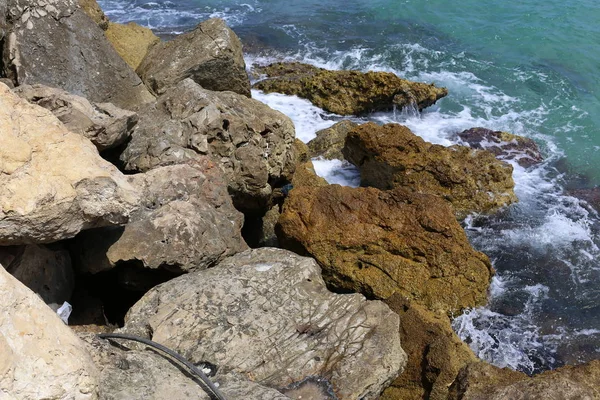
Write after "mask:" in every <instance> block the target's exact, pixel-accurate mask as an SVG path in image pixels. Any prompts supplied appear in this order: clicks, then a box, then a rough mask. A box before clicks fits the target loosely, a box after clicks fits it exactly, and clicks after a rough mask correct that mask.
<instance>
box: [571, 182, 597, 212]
mask: <svg viewBox="0 0 600 400" xmlns="http://www.w3.org/2000/svg"><path fill="white" fill-rule="evenodd" d="M567 194H568V195H569V196H573V197H577V198H578V199H581V200H584V201H586V202H587V203H588V204H589V205H590V206H591V207H593V208H594V209H595V210H596V211H597V212H600V187H598V186H596V187H593V188H579V189H570V190H568V191H567Z"/></svg>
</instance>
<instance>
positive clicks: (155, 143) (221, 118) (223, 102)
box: [121, 79, 296, 212]
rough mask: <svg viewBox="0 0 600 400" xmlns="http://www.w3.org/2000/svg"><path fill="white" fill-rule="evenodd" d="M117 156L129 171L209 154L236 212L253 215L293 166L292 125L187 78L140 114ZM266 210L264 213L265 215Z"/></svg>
mask: <svg viewBox="0 0 600 400" xmlns="http://www.w3.org/2000/svg"><path fill="white" fill-rule="evenodd" d="M139 117H140V120H139V122H138V124H137V126H136V128H135V129H134V131H133V134H132V138H131V141H130V142H129V144H128V145H127V148H126V149H125V151H124V152H123V154H122V155H121V160H122V161H123V162H124V164H125V169H126V170H128V171H138V172H143V171H148V170H150V169H152V168H155V167H157V166H162V165H172V164H180V163H184V162H187V161H188V160H194V159H197V158H198V157H200V156H201V155H203V154H208V155H210V156H211V157H212V158H213V160H214V161H215V162H216V163H217V164H218V165H219V166H220V167H221V168H222V170H223V172H224V173H225V178H226V180H227V183H228V186H229V192H230V194H231V195H232V197H233V200H234V204H235V206H236V208H238V210H241V211H244V212H256V211H257V210H262V209H264V207H265V205H266V204H267V203H268V202H269V200H270V198H271V194H272V191H273V188H272V186H271V185H277V184H280V183H281V182H282V181H285V180H286V179H288V178H289V176H288V175H289V174H290V172H291V171H293V167H294V166H295V161H296V154H295V146H294V135H295V133H294V125H293V124H292V121H291V120H290V119H289V118H288V117H286V116H285V115H283V114H282V113H280V112H278V111H275V110H273V109H271V108H269V107H268V106H266V105H265V104H263V103H261V102H259V101H256V100H253V99H249V98H247V97H245V96H242V95H239V94H237V93H232V92H213V91H210V90H206V89H203V88H202V87H201V86H200V85H198V84H197V83H195V82H194V81H192V80H191V79H186V80H184V81H182V82H180V83H179V84H177V85H176V86H175V87H172V88H170V89H169V90H168V91H167V92H166V93H165V94H164V95H162V96H161V97H159V98H158V100H157V101H156V103H154V104H151V105H148V106H146V107H145V108H143V109H141V110H140V112H139ZM263 212H264V211H263Z"/></svg>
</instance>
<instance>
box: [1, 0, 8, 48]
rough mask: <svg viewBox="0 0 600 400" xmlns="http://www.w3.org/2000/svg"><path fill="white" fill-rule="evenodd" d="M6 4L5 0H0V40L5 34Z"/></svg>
mask: <svg viewBox="0 0 600 400" xmlns="http://www.w3.org/2000/svg"><path fill="white" fill-rule="evenodd" d="M6 6H7V0H0V40H2V39H4V36H5V35H6ZM0 52H1V49H0Z"/></svg>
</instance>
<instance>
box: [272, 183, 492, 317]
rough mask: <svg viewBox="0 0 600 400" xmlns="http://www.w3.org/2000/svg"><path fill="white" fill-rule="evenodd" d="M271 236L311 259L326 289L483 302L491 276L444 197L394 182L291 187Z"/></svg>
mask: <svg viewBox="0 0 600 400" xmlns="http://www.w3.org/2000/svg"><path fill="white" fill-rule="evenodd" d="M277 235H278V237H279V243H280V244H281V245H282V246H283V247H284V248H287V249H290V250H293V251H295V252H297V253H299V254H306V255H310V256H312V257H314V258H315V259H316V260H317V261H318V262H319V264H320V265H321V267H322V268H323V276H324V279H325V280H326V282H327V283H328V285H330V286H331V287H334V288H337V289H339V290H346V291H347V290H350V291H354V292H360V293H363V294H365V295H366V296H367V297H370V298H373V297H374V298H380V299H386V298H388V297H390V296H391V295H392V294H393V293H394V292H398V293H399V294H402V295H403V296H405V297H407V298H408V299H410V300H413V301H415V302H417V303H419V304H422V305H424V306H426V307H428V308H429V309H431V310H434V311H441V312H447V313H455V314H456V313H459V312H460V310H462V309H463V308H468V307H474V306H476V305H482V304H485V302H486V297H487V296H486V295H487V288H488V285H489V282H490V279H491V277H492V274H493V269H492V267H491V264H490V262H489V260H488V258H487V257H486V256H485V255H484V254H483V253H480V252H477V251H475V250H473V248H472V247H471V245H470V244H469V242H468V240H467V237H466V235H465V233H464V231H463V229H462V228H461V227H460V225H459V224H458V222H457V221H456V218H455V217H454V215H453V213H452V208H451V207H450V205H449V204H448V203H447V202H445V201H443V200H442V199H440V198H439V197H437V196H433V195H427V194H418V193H412V192H409V191H407V190H404V189H401V188H398V189H394V190H391V191H381V190H378V189H375V188H349V187H342V186H339V185H328V186H324V187H297V188H294V189H293V190H292V191H290V194H289V196H288V198H287V199H286V201H285V204H284V206H283V211H282V214H281V217H280V218H279V224H278V227H277Z"/></svg>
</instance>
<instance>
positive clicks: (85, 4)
mask: <svg viewBox="0 0 600 400" xmlns="http://www.w3.org/2000/svg"><path fill="white" fill-rule="evenodd" d="M78 1H79V7H81V9H82V10H83V12H84V13H86V14H87V15H88V16H89V17H90V18H91V19H92V20H93V21H94V22H95V23H96V24H97V25H98V26H99V27H100V28H101V29H102V30H104V31H105V30H107V29H108V25H109V23H110V22H109V21H108V17H107V16H106V15H104V11H102V8H100V6H99V5H98V3H97V2H96V0H78Z"/></svg>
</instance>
